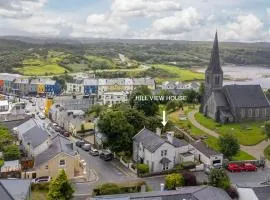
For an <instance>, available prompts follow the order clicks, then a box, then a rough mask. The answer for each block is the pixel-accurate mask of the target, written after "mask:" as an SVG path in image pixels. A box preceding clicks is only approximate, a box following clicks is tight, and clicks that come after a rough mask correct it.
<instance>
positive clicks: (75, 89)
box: [66, 78, 84, 94]
mask: <svg viewBox="0 0 270 200" xmlns="http://www.w3.org/2000/svg"><path fill="white" fill-rule="evenodd" d="M83 82H84V81H83V79H80V78H78V79H73V81H72V82H68V83H66V85H67V89H66V93H67V94H72V93H75V94H83V93H84V85H83Z"/></svg>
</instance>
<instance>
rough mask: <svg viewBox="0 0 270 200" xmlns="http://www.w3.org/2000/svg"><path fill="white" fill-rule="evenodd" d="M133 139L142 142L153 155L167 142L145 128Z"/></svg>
mask: <svg viewBox="0 0 270 200" xmlns="http://www.w3.org/2000/svg"><path fill="white" fill-rule="evenodd" d="M133 139H134V140H135V141H136V142H141V143H142V144H143V146H144V147H145V148H146V149H147V150H149V151H150V152H152V153H153V152H155V151H156V150H157V149H158V148H159V147H160V146H161V145H163V144H164V143H165V142H166V141H165V140H163V139H162V138H161V137H159V136H158V135H157V134H155V133H153V132H152V131H150V130H148V129H147V128H143V129H142V130H141V131H140V132H139V133H138V134H137V135H135V136H134V137H133Z"/></svg>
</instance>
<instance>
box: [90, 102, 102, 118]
mask: <svg viewBox="0 0 270 200" xmlns="http://www.w3.org/2000/svg"><path fill="white" fill-rule="evenodd" d="M105 108H106V107H105V106H103V105H100V104H95V105H92V106H91V107H90V109H89V112H88V113H89V114H91V113H94V114H95V116H96V117H98V116H99V115H100V113H101V112H102V111H103V110H104V109H105Z"/></svg>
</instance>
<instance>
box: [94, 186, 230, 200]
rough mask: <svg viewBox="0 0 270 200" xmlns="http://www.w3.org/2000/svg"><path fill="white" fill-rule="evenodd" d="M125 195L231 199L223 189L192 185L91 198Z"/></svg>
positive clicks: (158, 199) (140, 199)
mask: <svg viewBox="0 0 270 200" xmlns="http://www.w3.org/2000/svg"><path fill="white" fill-rule="evenodd" d="M125 197H129V199H130V200H132V199H136V200H183V199H186V200H231V198H230V197H229V195H228V194H227V193H226V192H225V191H224V190H222V189H220V188H215V187H212V186H192V187H183V188H179V189H177V190H169V191H154V192H145V193H143V192H142V193H131V194H118V195H107V196H99V197H95V198H92V200H105V199H106V200H119V199H124V198H125Z"/></svg>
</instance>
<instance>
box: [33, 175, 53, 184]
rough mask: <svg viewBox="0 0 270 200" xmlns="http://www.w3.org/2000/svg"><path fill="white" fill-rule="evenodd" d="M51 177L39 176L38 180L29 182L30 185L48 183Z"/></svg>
mask: <svg viewBox="0 0 270 200" xmlns="http://www.w3.org/2000/svg"><path fill="white" fill-rule="evenodd" d="M51 179H52V178H51V177H50V176H41V177H38V178H35V179H33V180H32V181H31V182H32V183H48V182H50V181H51Z"/></svg>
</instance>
